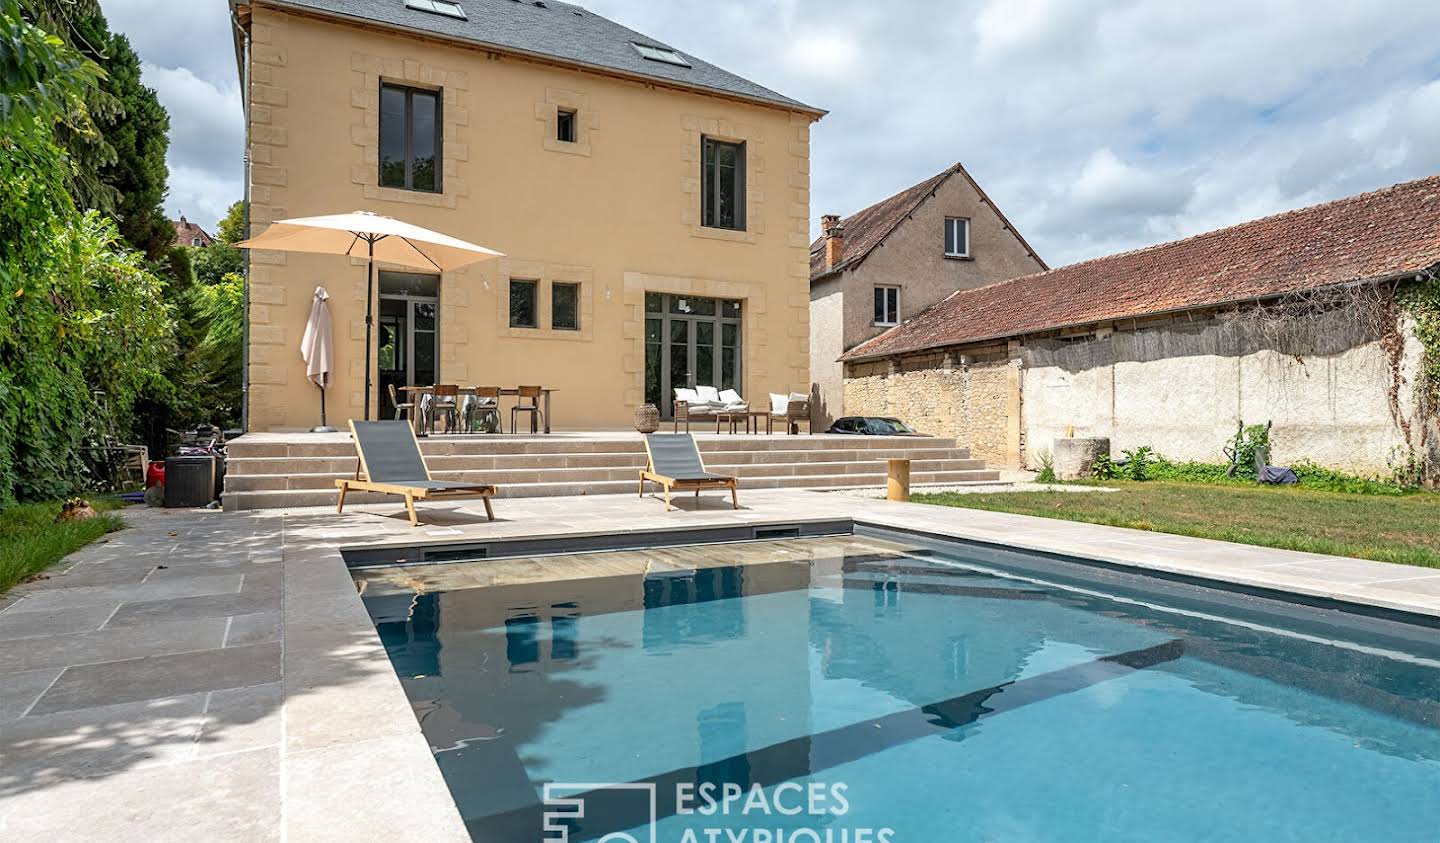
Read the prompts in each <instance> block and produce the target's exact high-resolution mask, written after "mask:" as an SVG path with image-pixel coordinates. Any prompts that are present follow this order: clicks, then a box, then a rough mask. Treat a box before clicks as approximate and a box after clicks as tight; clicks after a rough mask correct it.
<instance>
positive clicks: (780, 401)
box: [770, 392, 790, 416]
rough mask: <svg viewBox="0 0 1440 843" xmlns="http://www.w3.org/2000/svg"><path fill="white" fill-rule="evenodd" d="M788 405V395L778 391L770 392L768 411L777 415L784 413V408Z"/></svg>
mask: <svg viewBox="0 0 1440 843" xmlns="http://www.w3.org/2000/svg"><path fill="white" fill-rule="evenodd" d="M789 407H790V396H788V395H782V394H780V393H778V392H772V393H770V412H771V413H773V414H774V415H777V416H783V415H785V410H786V409H788V408H789Z"/></svg>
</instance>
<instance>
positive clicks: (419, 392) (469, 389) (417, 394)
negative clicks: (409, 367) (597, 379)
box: [400, 385, 555, 433]
mask: <svg viewBox="0 0 1440 843" xmlns="http://www.w3.org/2000/svg"><path fill="white" fill-rule="evenodd" d="M400 391H401V392H404V393H407V394H409V395H411V396H413V397H414V399H415V405H416V406H417V407H418V406H419V405H420V398H421V396H424V395H430V394H432V393H433V392H435V387H434V385H431V386H402V387H400ZM554 391H555V389H554V387H548V386H542V387H540V393H541V394H542V395H544V396H545V411H544V412H545V430H544V432H545V433H549V432H550V394H551V393H552V392H554ZM460 394H461V395H474V394H475V387H473V386H462V387H460ZM500 395H501V396H502V397H506V396H508V397H512V398H518V397H520V388H519V387H501V388H500ZM495 409H496V412H499V409H500V408H499V407H496V408H495ZM419 420H420V414H419V413H415V414H414V418H413V419H412V421H413V422H414V424H416V425H418V424H419V423H420V421H419ZM510 432H511V433H514V432H515V431H513V430H512V431H510Z"/></svg>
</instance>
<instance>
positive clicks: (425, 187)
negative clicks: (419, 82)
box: [380, 85, 441, 193]
mask: <svg viewBox="0 0 1440 843" xmlns="http://www.w3.org/2000/svg"><path fill="white" fill-rule="evenodd" d="M440 142H441V139H440V92H439V91H425V90H420V89H418V88H405V87H401V86H399V85H381V86H380V186H381V187H398V188H402V189H404V190H419V191H424V192H427V193H439V192H440Z"/></svg>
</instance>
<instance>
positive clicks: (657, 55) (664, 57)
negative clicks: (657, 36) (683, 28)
mask: <svg viewBox="0 0 1440 843" xmlns="http://www.w3.org/2000/svg"><path fill="white" fill-rule="evenodd" d="M632 46H634V47H635V52H637V53H639V54H640V55H641V57H642V58H646V59H649V60H650V61H658V62H663V63H665V64H673V65H676V66H679V67H689V66H690V62H688V61H686V60H685V57H684V56H682V55H680V54H679V53H677V52H675V51H674V50H672V49H670V48H669V47H652V46H650V45H649V44H638V43H634V42H632Z"/></svg>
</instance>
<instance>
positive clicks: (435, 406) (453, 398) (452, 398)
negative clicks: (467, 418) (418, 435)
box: [428, 383, 460, 436]
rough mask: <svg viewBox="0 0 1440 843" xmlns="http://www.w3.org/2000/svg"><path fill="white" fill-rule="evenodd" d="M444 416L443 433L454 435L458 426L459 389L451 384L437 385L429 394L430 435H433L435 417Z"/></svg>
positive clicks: (456, 385)
mask: <svg viewBox="0 0 1440 843" xmlns="http://www.w3.org/2000/svg"><path fill="white" fill-rule="evenodd" d="M442 413H443V414H444V415H445V432H446V433H454V432H455V428H457V427H459V426H460V387H459V385H458V384H453V383H437V384H435V389H434V390H433V391H432V392H431V393H430V412H429V413H428V415H429V417H430V435H431V436H434V435H435V417H436V416H438V415H441V414H442Z"/></svg>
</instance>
